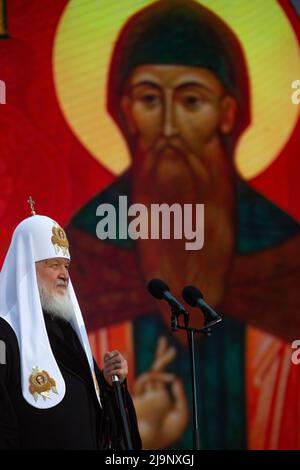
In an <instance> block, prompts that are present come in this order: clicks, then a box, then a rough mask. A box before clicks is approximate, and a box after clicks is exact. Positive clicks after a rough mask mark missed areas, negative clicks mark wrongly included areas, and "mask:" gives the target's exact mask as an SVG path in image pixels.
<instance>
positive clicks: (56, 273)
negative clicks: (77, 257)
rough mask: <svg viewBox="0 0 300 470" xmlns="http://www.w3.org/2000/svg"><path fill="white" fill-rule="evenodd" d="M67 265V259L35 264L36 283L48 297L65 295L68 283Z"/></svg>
mask: <svg viewBox="0 0 300 470" xmlns="http://www.w3.org/2000/svg"><path fill="white" fill-rule="evenodd" d="M69 265H70V261H69V260H68V259H67V258H50V259H46V260H42V261H38V262H37V263H36V273H37V279H38V283H39V284H42V285H43V287H44V289H46V290H47V292H48V293H49V294H50V295H53V296H55V295H62V296H63V295H65V294H66V292H67V287H68V283H69Z"/></svg>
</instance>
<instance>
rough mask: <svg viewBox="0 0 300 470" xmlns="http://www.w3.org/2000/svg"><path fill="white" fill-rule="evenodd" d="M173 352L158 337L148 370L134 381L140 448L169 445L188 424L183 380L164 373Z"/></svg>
mask: <svg viewBox="0 0 300 470" xmlns="http://www.w3.org/2000/svg"><path fill="white" fill-rule="evenodd" d="M175 355H176V350H175V348H173V347H170V346H169V345H168V343H167V339H166V338H164V337H162V338H160V339H159V341H158V345H157V350H156V356H155V360H154V362H153V364H152V367H151V369H150V370H149V372H146V373H144V374H142V375H141V376H140V377H139V378H138V379H137V380H136V382H135V387H134V396H133V401H134V405H135V409H136V413H137V417H138V424H139V430H140V434H141V438H142V442H143V449H159V448H165V447H168V446H170V445H171V444H172V443H174V442H175V441H176V440H178V439H179V438H180V436H181V435H182V433H183V431H184V429H185V427H186V425H187V422H188V404H187V400H186V396H185V392H184V388H183V385H182V382H181V381H180V380H179V379H178V377H176V376H175V375H174V374H170V373H167V372H164V369H165V368H166V366H167V365H168V364H169V363H170V362H171V361H172V360H173V359H174V357H175Z"/></svg>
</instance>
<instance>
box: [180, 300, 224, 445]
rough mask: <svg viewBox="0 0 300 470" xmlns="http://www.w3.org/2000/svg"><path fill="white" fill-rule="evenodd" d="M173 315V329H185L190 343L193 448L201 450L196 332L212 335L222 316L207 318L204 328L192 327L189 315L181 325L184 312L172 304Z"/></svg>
mask: <svg viewBox="0 0 300 470" xmlns="http://www.w3.org/2000/svg"><path fill="white" fill-rule="evenodd" d="M171 310H172V316H171V328H172V330H185V331H186V333H187V338H188V344H189V356H190V365H191V372H192V397H193V450H200V434H199V426H198V400H197V385H196V367H195V341H194V339H195V333H200V334H203V335H206V336H210V335H211V327H212V326H214V325H215V324H217V323H219V322H220V321H221V320H222V318H221V317H220V318H218V319H217V320H212V321H207V319H206V318H205V323H204V326H203V327H202V328H191V327H189V316H188V315H185V316H184V325H180V324H179V322H178V317H179V315H181V314H182V312H181V311H180V310H179V309H176V307H174V306H172V307H171Z"/></svg>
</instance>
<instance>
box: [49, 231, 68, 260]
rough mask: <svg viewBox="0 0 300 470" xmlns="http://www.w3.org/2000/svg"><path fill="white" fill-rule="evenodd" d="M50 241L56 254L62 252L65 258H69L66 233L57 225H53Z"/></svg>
mask: <svg viewBox="0 0 300 470" xmlns="http://www.w3.org/2000/svg"><path fill="white" fill-rule="evenodd" d="M51 241H52V243H53V245H54V249H55V253H56V254H58V253H59V250H62V252H63V254H64V255H65V256H69V242H68V239H67V236H66V233H65V231H64V229H62V228H61V227H60V226H59V225H58V224H57V223H55V224H54V226H53V228H52V237H51Z"/></svg>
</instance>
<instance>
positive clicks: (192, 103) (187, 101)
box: [183, 95, 204, 109]
mask: <svg viewBox="0 0 300 470" xmlns="http://www.w3.org/2000/svg"><path fill="white" fill-rule="evenodd" d="M203 102H204V100H203V98H201V97H200V96H198V95H186V96H184V97H183V104H184V106H185V107H187V108H189V109H195V108H198V107H200V106H201V105H202V104H203Z"/></svg>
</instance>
